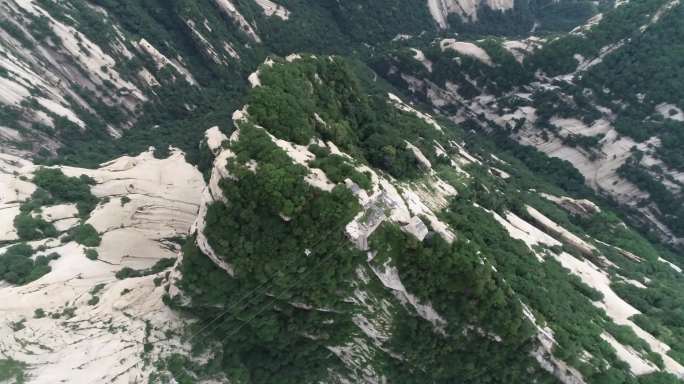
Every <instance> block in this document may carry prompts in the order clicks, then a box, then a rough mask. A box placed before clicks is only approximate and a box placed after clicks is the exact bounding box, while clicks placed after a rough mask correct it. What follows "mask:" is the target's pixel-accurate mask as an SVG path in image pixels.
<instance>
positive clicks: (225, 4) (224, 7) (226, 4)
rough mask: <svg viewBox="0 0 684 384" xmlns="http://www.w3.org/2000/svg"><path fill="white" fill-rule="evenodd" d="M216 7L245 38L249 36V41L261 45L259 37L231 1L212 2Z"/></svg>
mask: <svg viewBox="0 0 684 384" xmlns="http://www.w3.org/2000/svg"><path fill="white" fill-rule="evenodd" d="M214 2H215V3H216V5H217V6H218V7H219V9H220V10H221V11H222V12H223V13H224V14H225V15H226V16H228V18H230V19H231V20H233V22H234V23H235V24H237V26H238V27H239V28H240V29H241V30H242V32H244V33H245V34H246V35H247V36H249V38H250V39H252V40H254V41H255V42H257V43H261V38H260V37H259V35H257V33H256V31H255V30H254V27H252V25H251V24H250V23H249V22H247V19H245V17H244V16H243V15H242V14H241V13H240V11H239V10H238V9H237V7H235V4H233V2H232V1H231V0H214Z"/></svg>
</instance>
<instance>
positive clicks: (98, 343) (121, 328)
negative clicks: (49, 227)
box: [0, 151, 204, 384]
mask: <svg viewBox="0 0 684 384" xmlns="http://www.w3.org/2000/svg"><path fill="white" fill-rule="evenodd" d="M0 169H1V170H2V172H0V178H2V179H3V182H2V183H0V188H2V190H0V207H6V206H8V205H10V206H11V205H12V204H18V203H20V202H22V201H25V200H27V199H28V198H30V197H29V195H30V193H31V192H32V191H33V190H34V189H35V186H34V185H33V184H32V183H31V181H30V179H31V176H32V173H33V171H35V169H36V167H35V166H34V165H32V164H31V163H30V162H27V161H25V160H22V159H17V158H12V157H10V156H7V155H3V156H2V157H1V159H0ZM61 169H62V171H63V172H64V173H65V174H67V175H71V176H80V175H88V176H90V177H92V178H94V179H95V181H96V184H95V185H94V186H92V193H93V194H94V195H95V196H97V197H99V198H101V199H103V200H102V201H101V203H100V204H99V205H98V206H97V208H96V209H95V210H94V211H93V212H92V213H91V215H90V218H89V219H88V220H87V223H88V224H91V225H92V226H93V227H95V229H96V230H97V231H98V232H99V234H100V235H101V237H102V242H101V244H100V245H99V246H97V247H92V249H95V250H96V251H97V252H98V259H97V260H89V259H88V258H86V256H85V254H84V252H85V247H84V246H82V245H80V244H78V243H76V242H74V241H68V242H62V241H60V240H59V239H43V240H38V241H34V242H31V243H30V245H31V246H33V247H34V249H38V251H37V252H36V255H48V254H52V253H55V254H57V255H59V259H57V260H54V261H52V262H51V263H50V267H51V269H52V270H51V272H49V273H48V274H46V275H44V276H43V277H41V278H39V279H38V280H35V281H33V282H31V283H29V284H26V285H24V286H8V285H6V284H3V285H0V312H1V313H3V316H2V318H1V319H0V346H2V350H3V355H4V356H8V357H11V358H12V359H15V360H18V361H21V362H24V363H27V364H28V365H29V366H30V373H29V375H28V377H29V380H28V382H31V383H43V382H72V383H73V382H79V383H98V382H109V383H117V384H124V383H131V382H141V381H145V380H147V378H148V375H149V374H150V372H152V371H154V370H155V368H154V367H153V366H152V365H149V364H144V362H143V360H145V359H151V360H157V359H160V358H163V356H167V355H169V354H172V353H179V352H184V351H185V352H187V351H188V349H189V347H188V346H187V345H186V344H185V343H184V342H183V341H181V340H180V339H179V337H177V336H172V337H169V335H172V334H174V332H178V331H179V330H180V329H182V328H183V327H184V325H185V322H186V320H184V319H182V318H181V317H180V315H179V314H178V313H177V312H174V311H173V310H171V309H170V308H169V307H168V306H166V305H165V304H164V302H163V300H162V297H163V295H164V294H165V288H164V286H163V284H162V283H163V282H164V281H166V271H164V272H162V273H158V274H152V275H149V276H145V277H138V278H129V279H124V280H118V279H116V278H115V274H116V273H117V272H118V271H119V270H120V269H122V268H124V267H129V268H133V269H145V268H149V267H151V266H153V265H154V264H155V263H156V262H157V261H159V260H160V259H163V258H176V256H177V254H178V252H179V245H178V244H176V243H174V242H172V241H170V239H173V238H178V237H183V236H186V235H187V234H188V231H189V229H190V226H191V225H192V222H193V221H194V219H195V216H196V214H197V210H198V208H199V204H200V199H201V192H202V188H203V187H204V181H203V179H202V175H201V174H200V173H199V171H198V170H197V169H196V168H194V167H193V166H191V165H190V164H188V163H187V162H186V161H185V158H184V155H183V153H181V152H180V151H174V152H173V153H172V154H171V156H170V157H168V158H166V159H156V158H154V156H153V155H152V151H149V152H145V153H142V154H140V155H138V156H134V157H130V156H124V157H121V158H118V159H116V160H113V161H111V162H109V163H106V164H103V165H102V166H101V167H100V168H98V169H82V168H73V167H62V168H61ZM0 209H2V211H5V209H4V208H0ZM74 211H75V208H74V207H73V206H72V205H56V206H48V207H44V208H43V211H42V215H43V217H46V218H50V219H51V220H54V222H55V223H56V224H57V223H59V222H61V221H62V220H69V219H70V218H71V217H72V216H73V215H74ZM0 217H2V218H3V219H4V218H5V217H7V215H5V212H3V214H2V215H0ZM8 225H12V224H11V222H10V223H6V222H5V220H0V226H1V227H0V233H7V232H8V228H7V226H8ZM6 249H7V246H5V247H2V248H0V254H3V253H4V252H5V251H6ZM13 324H22V326H21V327H16V326H13Z"/></svg>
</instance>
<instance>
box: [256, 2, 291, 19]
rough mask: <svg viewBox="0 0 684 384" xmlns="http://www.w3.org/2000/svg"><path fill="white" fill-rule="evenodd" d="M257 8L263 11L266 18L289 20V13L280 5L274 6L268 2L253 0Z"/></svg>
mask: <svg viewBox="0 0 684 384" xmlns="http://www.w3.org/2000/svg"><path fill="white" fill-rule="evenodd" d="M254 1H255V2H256V3H257V5H258V6H260V7H261V9H262V10H263V11H264V15H266V16H276V17H279V18H281V19H283V20H288V19H289V18H290V11H289V10H288V9H287V8H285V7H284V6H282V5H280V4H276V3H274V2H272V1H270V0H254Z"/></svg>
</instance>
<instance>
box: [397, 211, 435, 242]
mask: <svg viewBox="0 0 684 384" xmlns="http://www.w3.org/2000/svg"><path fill="white" fill-rule="evenodd" d="M401 229H402V230H403V231H404V232H406V233H410V234H411V235H413V236H414V237H415V238H416V239H418V240H419V241H423V239H425V236H427V234H428V232H429V230H428V227H427V226H426V225H425V223H423V221H422V220H421V219H420V217H418V216H414V217H412V218H411V221H409V223H408V224H406V225H404V226H403V227H401Z"/></svg>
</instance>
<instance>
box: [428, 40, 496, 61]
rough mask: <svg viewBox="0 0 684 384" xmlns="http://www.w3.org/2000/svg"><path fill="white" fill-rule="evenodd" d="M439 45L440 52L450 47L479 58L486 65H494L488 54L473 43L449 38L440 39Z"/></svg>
mask: <svg viewBox="0 0 684 384" xmlns="http://www.w3.org/2000/svg"><path fill="white" fill-rule="evenodd" d="M439 46H440V48H441V49H442V52H443V51H446V50H447V49H451V50H453V51H455V52H456V53H459V54H461V55H464V56H469V57H472V58H475V59H477V60H480V61H481V62H483V63H485V64H487V65H490V66H491V65H494V63H493V62H492V58H491V57H489V54H488V53H487V52H486V51H485V50H484V49H482V48H480V47H478V46H477V45H475V44H473V43H470V42H465V41H457V40H456V39H451V38H450V39H444V40H442V41H440V43H439Z"/></svg>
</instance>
